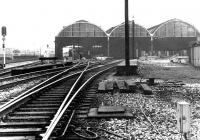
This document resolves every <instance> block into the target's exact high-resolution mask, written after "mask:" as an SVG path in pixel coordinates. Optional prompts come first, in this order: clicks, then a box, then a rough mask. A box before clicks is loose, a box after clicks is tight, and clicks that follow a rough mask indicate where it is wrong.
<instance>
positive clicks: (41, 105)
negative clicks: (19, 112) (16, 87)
mask: <svg viewBox="0 0 200 140" xmlns="http://www.w3.org/2000/svg"><path fill="white" fill-rule="evenodd" d="M59 106H60V104H57V103H55V104H54V103H45V104H27V105H26V107H41V108H43V107H59Z"/></svg>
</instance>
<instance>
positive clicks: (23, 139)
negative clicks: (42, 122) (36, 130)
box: [0, 136, 36, 140]
mask: <svg viewBox="0 0 200 140" xmlns="http://www.w3.org/2000/svg"><path fill="white" fill-rule="evenodd" d="M0 139H1V140H36V139H35V136H6V137H4V136H3V137H1V136H0Z"/></svg>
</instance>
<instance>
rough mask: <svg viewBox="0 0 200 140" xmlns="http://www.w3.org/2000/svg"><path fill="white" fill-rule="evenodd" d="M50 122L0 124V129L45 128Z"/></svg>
mask: <svg viewBox="0 0 200 140" xmlns="http://www.w3.org/2000/svg"><path fill="white" fill-rule="evenodd" d="M49 124H50V122H46V121H40V122H38V121H31V122H15V121H12V122H4V123H0V128H8V127H45V126H47V125H49Z"/></svg>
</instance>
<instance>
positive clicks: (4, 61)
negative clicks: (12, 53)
mask: <svg viewBox="0 0 200 140" xmlns="http://www.w3.org/2000/svg"><path fill="white" fill-rule="evenodd" d="M1 34H2V36H3V38H2V40H3V44H2V47H3V68H5V66H6V50H5V40H6V38H5V36H6V27H5V26H3V27H2V28H1Z"/></svg>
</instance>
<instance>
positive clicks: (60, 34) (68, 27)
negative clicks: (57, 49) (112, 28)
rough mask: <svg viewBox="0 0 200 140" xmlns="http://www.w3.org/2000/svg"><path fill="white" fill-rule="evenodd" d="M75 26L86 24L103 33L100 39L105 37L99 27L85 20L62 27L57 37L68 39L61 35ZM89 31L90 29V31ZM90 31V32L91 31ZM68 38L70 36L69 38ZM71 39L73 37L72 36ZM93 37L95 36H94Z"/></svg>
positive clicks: (105, 34) (104, 33)
mask: <svg viewBox="0 0 200 140" xmlns="http://www.w3.org/2000/svg"><path fill="white" fill-rule="evenodd" d="M77 24H88V25H91V26H93V27H94V28H95V29H97V30H99V31H101V32H102V33H103V35H102V36H101V37H107V33H106V32H105V31H104V30H103V29H102V28H101V27H99V26H97V25H95V24H93V23H90V22H88V21H86V20H79V21H76V22H74V23H72V24H70V25H68V26H65V27H63V29H62V30H61V31H60V32H59V33H58V35H57V37H68V36H62V33H63V32H65V31H66V30H68V29H70V28H71V27H74V26H76V25H77ZM90 30H91V29H90ZM91 31H92V30H91ZM69 37H70V36H69ZM72 37H73V36H72ZM80 37H81V36H80ZM94 37H95V36H94Z"/></svg>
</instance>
